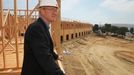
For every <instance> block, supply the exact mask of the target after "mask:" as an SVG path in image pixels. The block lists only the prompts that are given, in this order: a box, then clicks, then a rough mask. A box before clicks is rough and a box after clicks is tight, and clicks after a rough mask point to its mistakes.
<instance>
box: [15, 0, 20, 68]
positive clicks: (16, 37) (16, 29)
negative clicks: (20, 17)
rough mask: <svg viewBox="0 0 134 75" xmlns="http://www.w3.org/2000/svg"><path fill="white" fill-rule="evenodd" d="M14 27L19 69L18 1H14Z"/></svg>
mask: <svg viewBox="0 0 134 75" xmlns="http://www.w3.org/2000/svg"><path fill="white" fill-rule="evenodd" d="M14 25H15V46H16V62H17V68H19V53H18V52H19V51H18V25H17V0H14Z"/></svg>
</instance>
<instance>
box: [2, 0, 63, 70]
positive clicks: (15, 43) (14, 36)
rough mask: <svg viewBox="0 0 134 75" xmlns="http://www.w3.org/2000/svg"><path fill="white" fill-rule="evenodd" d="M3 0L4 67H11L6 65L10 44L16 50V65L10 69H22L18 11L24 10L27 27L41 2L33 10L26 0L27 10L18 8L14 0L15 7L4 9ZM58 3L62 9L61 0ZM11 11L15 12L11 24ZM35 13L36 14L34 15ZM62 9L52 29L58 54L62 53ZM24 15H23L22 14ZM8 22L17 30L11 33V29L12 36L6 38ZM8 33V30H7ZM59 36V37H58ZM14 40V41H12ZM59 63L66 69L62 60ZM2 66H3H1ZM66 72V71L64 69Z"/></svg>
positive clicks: (10, 26)
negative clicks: (6, 50) (7, 49)
mask: <svg viewBox="0 0 134 75" xmlns="http://www.w3.org/2000/svg"><path fill="white" fill-rule="evenodd" d="M3 1H4V0H0V20H1V21H0V31H1V34H2V42H1V43H2V49H1V50H0V54H3V55H2V57H3V64H4V65H3V69H9V68H7V66H6V62H7V61H5V60H6V56H5V49H6V47H7V46H10V47H11V48H12V49H13V50H15V57H16V67H11V68H10V69H12V68H16V69H20V68H21V66H20V65H19V64H20V61H19V60H20V59H19V40H18V38H19V36H18V33H19V30H20V28H19V25H20V21H19V20H20V19H19V17H20V16H18V15H17V13H19V15H20V14H21V12H22V11H23V12H24V15H23V19H25V22H24V23H26V25H25V26H26V28H27V26H28V25H29V23H30V22H31V19H30V18H31V16H34V17H35V18H37V15H38V14H37V7H38V6H39V4H37V5H36V6H35V8H34V9H33V10H29V7H28V5H29V2H28V1H29V0H25V1H26V10H18V9H17V0H13V1H14V9H9V10H7V9H3ZM57 1H58V3H59V9H61V6H60V3H61V0H57ZM4 11H8V13H6V14H7V15H6V16H5V15H4V14H3V12H4ZM10 12H13V15H12V17H13V25H11V24H10V21H8V20H10V18H9V15H10ZM33 13H34V14H35V15H33ZM60 14H61V13H60V10H59V13H58V17H57V20H56V21H55V22H53V23H52V24H53V25H52V28H54V29H53V30H52V31H54V34H55V35H53V37H54V38H55V39H54V40H55V41H54V42H55V44H56V52H57V53H58V54H62V50H61V42H60V31H61V15H60ZM21 16H22V15H21ZM4 17H5V19H4V20H3V18H4ZM6 22H8V24H9V28H10V29H12V28H13V29H14V30H15V32H14V34H12V33H11V30H9V35H10V38H9V39H8V40H7V39H5V35H4V32H5V29H6V26H7V25H6ZM5 33H6V32H5ZM56 37H57V38H56ZM12 41H13V42H12ZM58 64H59V66H60V67H61V69H62V70H63V71H64V69H63V65H62V63H61V62H60V61H58ZM0 68H1V67H0ZM64 72H65V71H64Z"/></svg>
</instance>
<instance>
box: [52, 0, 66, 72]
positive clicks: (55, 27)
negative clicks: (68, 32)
mask: <svg viewBox="0 0 134 75" xmlns="http://www.w3.org/2000/svg"><path fill="white" fill-rule="evenodd" d="M57 2H58V5H59V12H58V15H57V19H56V21H55V22H53V23H52V26H51V27H52V28H51V29H52V30H51V31H52V32H51V33H52V38H53V41H54V44H55V49H56V51H55V52H56V53H57V54H59V55H63V51H62V49H61V39H60V38H61V37H60V36H61V0H57ZM58 64H59V66H60V68H61V70H62V71H63V72H64V73H65V70H64V68H63V65H62V62H61V61H59V60H58Z"/></svg>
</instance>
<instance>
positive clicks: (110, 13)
mask: <svg viewBox="0 0 134 75" xmlns="http://www.w3.org/2000/svg"><path fill="white" fill-rule="evenodd" d="M17 1H18V8H26V6H25V5H26V3H25V1H26V0H17ZM36 4H37V0H29V7H30V8H31V9H32V8H34V6H35V5H36ZM4 7H5V8H13V0H4ZM61 7H62V8H61V17H62V19H66V18H67V19H72V20H80V21H83V22H89V23H93V24H95V23H98V24H104V23H125V24H134V0H61Z"/></svg>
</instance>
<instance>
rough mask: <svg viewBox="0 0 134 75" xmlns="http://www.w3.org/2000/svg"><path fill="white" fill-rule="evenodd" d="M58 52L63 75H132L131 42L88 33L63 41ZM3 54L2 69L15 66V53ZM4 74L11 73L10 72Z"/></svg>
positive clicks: (133, 44)
mask: <svg viewBox="0 0 134 75" xmlns="http://www.w3.org/2000/svg"><path fill="white" fill-rule="evenodd" d="M62 49H63V52H64V60H63V65H64V69H65V71H66V75H134V42H132V41H127V40H123V39H118V38H114V37H106V38H103V37H97V36H95V35H94V34H91V35H87V36H85V37H81V38H77V39H73V40H70V41H67V42H64V43H63V44H62ZM22 50H23V44H21V45H20V46H19V60H20V64H19V66H21V65H22V58H23V51H22ZM5 54H6V61H7V62H6V67H7V68H10V67H15V66H16V59H15V57H16V55H15V51H14V50H12V49H11V48H10V50H8V48H7V49H6V50H5ZM2 59H3V58H2V54H1V55H0V68H2V67H3V61H2ZM7 71H9V72H12V70H11V69H9V70H7ZM1 72H2V71H0V75H1ZM3 75H4V74H3ZM13 75H15V74H13ZM17 75H19V74H17Z"/></svg>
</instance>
